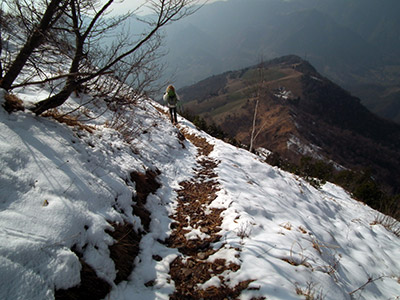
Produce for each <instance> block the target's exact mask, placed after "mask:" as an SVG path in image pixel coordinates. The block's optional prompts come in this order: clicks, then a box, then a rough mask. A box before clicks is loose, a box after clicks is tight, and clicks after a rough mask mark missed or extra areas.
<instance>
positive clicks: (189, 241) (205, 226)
mask: <svg viewBox="0 0 400 300" xmlns="http://www.w3.org/2000/svg"><path fill="white" fill-rule="evenodd" d="M183 134H184V135H185V137H186V138H187V139H188V140H190V141H191V142H192V143H193V144H194V145H195V146H196V147H197V148H198V158H197V163H198V168H197V169H196V175H195V176H194V177H193V178H192V179H191V180H188V181H183V182H181V183H180V186H181V189H179V190H178V191H177V193H178V199H177V200H178V207H177V209H176V213H175V215H173V216H171V218H172V219H174V220H175V222H173V223H172V224H171V228H172V229H173V231H172V234H171V236H170V237H169V239H168V240H167V244H168V246H169V247H172V248H177V249H178V250H179V252H180V253H181V254H182V255H181V256H178V257H177V258H176V259H175V260H174V261H173V262H172V263H171V264H170V275H171V278H172V280H173V281H174V282H175V292H174V293H173V294H172V295H171V296H170V299H234V298H236V297H238V296H239V295H240V293H241V291H242V290H244V289H246V288H247V287H248V285H249V283H250V282H251V281H244V282H241V283H239V284H238V285H236V286H235V287H230V286H229V279H226V278H225V277H224V276H222V273H224V272H237V271H238V270H239V269H240V266H239V265H237V264H234V263H231V262H227V261H226V260H225V259H216V260H214V261H211V262H210V261H208V260H207V259H208V258H209V257H210V256H211V255H213V254H215V253H216V252H218V249H214V247H213V245H214V243H216V242H218V241H219V240H220V239H221V236H220V235H219V234H218V233H219V232H220V231H221V228H220V226H221V224H222V217H221V213H222V211H223V209H216V208H209V205H210V204H211V202H212V201H214V200H215V199H216V197H217V192H218V191H219V182H218V176H217V174H216V173H215V170H214V169H215V168H216V167H217V166H218V163H219V162H218V161H215V160H214V159H212V158H210V157H208V155H209V154H210V153H211V152H212V151H213V148H214V146H213V145H211V144H209V143H208V142H207V141H206V139H204V138H201V137H198V136H195V135H190V134H187V133H186V132H183ZM193 229H194V230H197V232H200V234H199V235H200V237H199V236H197V237H193V236H192V235H188V234H189V233H190V232H192V230H193ZM224 274H225V275H226V273H224ZM215 276H217V277H218V279H219V282H220V286H218V287H216V286H211V287H208V288H207V289H202V288H201V287H199V285H201V284H203V283H205V282H207V281H208V280H210V279H211V278H212V277H215Z"/></svg>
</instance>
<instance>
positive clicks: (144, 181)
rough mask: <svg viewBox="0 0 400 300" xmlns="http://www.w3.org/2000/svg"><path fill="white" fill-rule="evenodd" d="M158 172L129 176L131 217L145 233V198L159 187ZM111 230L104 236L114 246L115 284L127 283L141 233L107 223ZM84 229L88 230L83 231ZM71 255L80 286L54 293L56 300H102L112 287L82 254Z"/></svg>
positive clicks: (137, 251)
mask: <svg viewBox="0 0 400 300" xmlns="http://www.w3.org/2000/svg"><path fill="white" fill-rule="evenodd" d="M159 174H160V172H159V171H158V170H156V171H151V170H148V171H147V172H146V173H137V172H133V173H131V176H130V177H131V180H132V182H135V184H136V195H135V196H134V197H133V199H132V200H133V203H134V204H133V213H134V214H135V215H137V216H138V217H139V218H140V219H141V221H142V224H143V227H144V230H145V231H147V230H148V228H149V225H150V221H151V216H150V212H148V211H147V210H146V209H145V207H144V206H145V204H146V199H147V196H148V195H149V194H151V193H154V192H155V191H156V190H157V189H158V188H159V187H160V184H159V183H158V182H157V175H159ZM110 225H111V226H112V227H113V230H109V231H107V233H108V234H109V235H110V236H112V237H113V239H114V241H115V242H114V244H113V245H111V246H110V247H109V250H110V257H111V259H112V260H113V261H114V264H115V269H116V271H117V276H116V278H115V280H114V283H115V284H119V283H120V282H122V281H124V280H127V279H128V277H129V275H130V274H131V273H132V271H133V269H134V260H135V258H136V256H137V255H138V254H139V250H140V248H139V244H140V241H141V238H142V236H143V234H144V232H137V231H136V230H135V229H134V228H133V226H132V224H129V223H123V224H118V223H110ZM86 229H87V228H86ZM73 251H74V252H75V253H76V254H77V255H78V257H79V260H80V263H81V265H82V270H81V274H80V276H81V282H80V284H79V285H77V286H75V287H72V288H70V289H67V290H56V291H55V299H58V300H64V299H76V300H80V299H89V300H92V299H93V300H97V299H104V298H105V297H106V296H107V294H108V293H109V292H110V290H111V285H110V284H109V283H108V282H106V281H104V280H103V279H101V278H99V277H98V276H97V274H96V271H95V270H94V269H93V268H92V267H91V266H90V265H88V264H87V263H86V262H85V261H84V260H83V259H82V254H81V253H80V252H79V251H78V250H77V249H75V248H74V249H73Z"/></svg>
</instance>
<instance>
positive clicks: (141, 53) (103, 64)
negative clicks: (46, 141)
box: [33, 0, 197, 115]
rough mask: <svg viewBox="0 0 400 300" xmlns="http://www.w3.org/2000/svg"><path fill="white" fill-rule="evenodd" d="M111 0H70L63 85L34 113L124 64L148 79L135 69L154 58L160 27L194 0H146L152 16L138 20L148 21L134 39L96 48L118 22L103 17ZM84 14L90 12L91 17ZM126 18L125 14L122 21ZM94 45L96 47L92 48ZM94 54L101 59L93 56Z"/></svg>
mask: <svg viewBox="0 0 400 300" xmlns="http://www.w3.org/2000/svg"><path fill="white" fill-rule="evenodd" d="M113 2H114V0H109V1H108V2H106V3H105V4H104V5H103V6H101V7H99V8H98V7H96V6H95V5H94V3H93V2H92V1H90V0H87V1H84V0H69V11H70V13H69V14H68V18H69V21H70V22H71V28H72V31H73V34H74V37H75V45H74V48H75V53H74V55H73V57H72V62H71V64H70V69H69V73H68V74H67V75H68V76H66V80H65V84H64V87H63V88H62V90H61V91H60V92H58V93H57V94H54V95H52V96H51V97H49V98H47V99H44V100H42V101H40V102H38V103H36V107H35V108H34V109H33V111H34V112H35V113H36V114H38V115H39V114H41V113H43V112H44V111H46V110H48V109H51V108H55V107H58V106H60V105H62V104H63V103H64V102H65V101H66V100H67V99H68V97H69V96H70V95H71V93H72V92H73V91H74V90H76V89H77V88H79V87H80V86H81V85H83V84H84V83H87V82H91V81H93V80H95V79H96V78H98V77H100V76H101V75H104V74H106V73H110V72H112V73H114V74H118V70H121V69H124V68H125V70H128V71H130V73H131V74H133V75H134V78H136V79H142V80H143V79H144V81H145V82H146V81H147V80H149V78H146V72H141V75H139V74H138V73H137V72H138V71H140V70H145V68H146V67H147V66H149V64H150V63H151V61H152V59H153V58H154V53H155V50H156V49H158V47H159V45H160V37H161V36H160V32H161V31H160V30H161V28H163V27H164V26H165V25H167V24H168V23H170V22H173V21H177V20H179V19H181V18H182V17H184V16H187V15H189V14H191V13H193V12H194V11H195V10H196V8H195V6H194V4H196V2H197V0H150V1H147V3H148V5H149V8H150V9H151V10H152V12H153V14H151V16H152V17H151V18H148V19H141V20H140V21H141V22H142V23H144V24H146V25H147V26H146V31H144V32H142V33H140V34H139V35H138V36H137V39H135V40H133V41H132V39H129V38H121V39H120V40H118V41H117V42H116V43H115V44H114V45H113V46H112V47H111V48H108V49H107V51H100V52H98V51H99V50H98V45H99V43H98V39H99V38H100V37H102V36H103V35H105V34H106V33H107V32H110V31H112V29H114V28H115V26H116V25H117V24H120V23H121V22H120V21H118V22H115V20H114V21H109V20H108V19H106V18H105V15H106V13H107V11H108V10H109V8H110V6H111V4H112V3H113ZM87 16H91V18H90V20H88V17H87ZM126 19H127V18H126V16H125V17H124V18H123V21H125V20H126ZM95 45H96V48H97V49H96V48H94V46H95ZM93 53H94V54H95V55H93ZM93 57H101V59H100V60H99V59H97V60H96V59H94V58H93ZM149 58H150V60H149ZM127 66H128V67H127ZM135 72H136V74H135ZM143 74H144V75H143ZM143 76H144V77H143Z"/></svg>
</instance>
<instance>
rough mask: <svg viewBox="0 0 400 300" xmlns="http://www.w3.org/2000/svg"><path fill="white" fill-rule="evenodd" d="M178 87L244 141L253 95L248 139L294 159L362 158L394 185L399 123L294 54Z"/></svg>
mask: <svg viewBox="0 0 400 300" xmlns="http://www.w3.org/2000/svg"><path fill="white" fill-rule="evenodd" d="M260 74H262V75H260ZM260 76H262V77H263V79H262V80H264V83H263V84H261V85H260V82H261V81H260V80H261V79H260ZM205 87H207V88H205ZM257 91H258V93H260V96H259V97H257V95H256V94H257ZM180 93H181V95H182V98H183V100H184V101H186V104H185V107H186V108H187V109H189V110H190V111H192V112H193V113H195V114H200V115H201V116H203V117H204V118H205V119H206V121H208V122H210V123H211V122H215V123H216V124H217V125H220V126H221V128H222V129H223V130H224V131H225V132H227V133H228V134H230V135H231V136H233V137H235V138H236V139H238V140H240V141H242V142H243V143H245V144H250V133H251V128H252V123H253V116H254V111H255V105H256V101H257V99H258V100H259V104H258V105H259V106H258V109H257V120H256V125H257V126H256V130H257V131H259V135H258V137H257V139H256V141H255V146H256V147H264V148H267V149H269V150H271V151H274V152H276V153H279V154H281V155H282V156H283V157H285V158H288V159H291V160H292V161H294V162H298V161H299V159H300V157H301V155H305V154H306V155H310V156H314V157H319V158H321V157H324V158H325V159H328V160H333V161H335V162H336V163H338V164H341V165H343V166H345V167H349V168H360V167H366V166H369V167H371V168H372V169H373V171H374V174H375V175H376V176H378V177H379V178H380V180H381V181H383V182H385V183H387V184H388V185H389V186H391V187H392V189H393V190H394V191H396V190H397V191H398V186H399V184H400V181H399V180H398V178H400V176H399V175H400V174H399V173H398V172H399V171H398V170H400V164H399V161H400V153H399V151H398V149H399V144H400V126H398V125H396V124H395V123H392V122H389V121H385V120H383V119H380V118H378V117H376V116H375V115H373V114H372V113H371V112H369V111H368V110H367V109H366V108H365V107H364V106H362V105H361V104H360V101H359V99H357V98H355V97H353V96H351V95H350V94H349V93H348V92H346V91H345V90H343V89H342V88H340V87H339V86H337V85H335V84H334V83H332V82H331V81H329V80H328V79H326V78H324V77H322V76H321V75H320V74H318V73H317V71H316V70H315V69H314V68H313V67H312V66H311V65H310V64H309V63H307V62H306V61H304V60H302V59H300V58H299V57H296V56H286V57H282V58H279V59H275V60H272V61H270V62H267V63H265V64H264V66H263V67H262V68H261V69H260V68H257V67H253V68H247V69H243V70H240V71H236V72H228V73H224V74H222V75H219V76H214V77H211V78H209V79H207V80H204V81H202V82H200V83H199V84H198V85H194V86H192V87H187V88H184V89H182V90H181V91H180Z"/></svg>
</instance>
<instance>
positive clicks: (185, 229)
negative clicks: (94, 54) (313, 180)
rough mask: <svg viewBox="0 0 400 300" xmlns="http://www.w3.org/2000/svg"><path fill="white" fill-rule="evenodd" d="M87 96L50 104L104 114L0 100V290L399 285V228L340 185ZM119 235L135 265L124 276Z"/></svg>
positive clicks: (396, 291) (159, 293)
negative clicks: (69, 117)
mask: <svg viewBox="0 0 400 300" xmlns="http://www.w3.org/2000/svg"><path fill="white" fill-rule="evenodd" d="M38 92H40V91H38V90H37V89H35V90H33V89H32V90H30V89H29V88H28V89H24V91H23V94H22V93H21V94H20V95H21V97H23V100H25V101H27V100H29V99H30V98H31V97H32V98H33V97H35V96H36V94H37V93H38ZM43 92H46V91H45V90H43ZM3 95H4V93H2V95H1V97H0V99H1V102H2V103H3V101H4V100H3ZM87 97H88V96H83V97H82V98H70V99H69V101H68V103H67V104H66V105H65V107H61V108H60V110H61V111H64V110H65V111H69V110H70V109H71V107H77V106H78V105H80V104H83V103H86V104H85V107H84V108H81V109H83V110H84V112H85V119H87V116H88V115H89V116H95V115H97V113H98V112H101V113H103V114H102V115H101V116H100V117H98V118H95V119H92V121H89V123H86V124H84V125H85V126H81V125H83V123H79V122H76V123H75V126H72V125H70V126H67V125H65V124H59V123H58V122H57V121H55V120H54V119H52V118H43V117H37V116H35V115H33V114H31V113H30V112H28V111H26V112H21V111H20V112H15V113H12V114H8V113H7V112H5V111H4V109H3V107H2V106H0V114H1V118H0V126H1V130H0V132H1V140H0V141H1V143H0V147H1V152H0V155H1V160H0V162H1V163H0V167H1V170H2V172H1V173H0V190H1V195H3V196H2V199H1V203H0V227H1V231H0V270H1V271H0V274H1V275H0V276H1V282H2V285H1V287H0V296H1V298H3V299H41V300H42V299H54V298H55V297H56V299H63V298H61V294H60V293H61V291H62V290H64V289H66V290H67V292H66V293H67V294H66V295H68V293H76V291H75V290H69V289H70V288H71V287H73V286H76V285H77V284H79V283H81V286H87V285H84V283H83V282H85V283H87V282H89V285H88V286H89V287H91V289H89V290H83V291H82V290H81V291H80V293H83V294H85V295H88V294H89V295H90V297H91V298H92V299H103V298H108V297H109V298H110V299H117V300H118V299H121V300H122V299H132V298H135V299H136V298H140V299H174V297H177V298H179V295H181V296H182V294H179V293H181V292H182V290H181V289H180V288H181V285H179V284H178V283H179V282H181V281H179V280H182V279H183V280H184V282H185V283H186V282H187V283H190V286H189V284H186V285H183V286H184V287H185V290H183V293H191V294H192V295H193V293H194V295H198V293H201V294H202V295H216V294H215V293H216V292H219V293H222V294H219V295H221V299H222V298H224V297H227V296H228V297H229V296H230V295H235V297H239V298H240V299H252V298H263V297H264V298H268V299H302V298H304V297H305V296H306V295H311V294H314V295H315V296H316V295H320V296H324V297H325V299H328V300H330V299H332V300H333V299H338V297H339V298H340V299H351V297H352V296H359V297H363V298H366V299H373V298H376V297H381V296H383V297H385V298H390V297H397V296H399V295H400V284H399V282H398V280H399V274H398V270H399V269H400V265H399V262H398V260H397V259H396V258H397V256H396V255H397V251H398V248H399V246H400V239H399V238H398V237H397V236H396V235H394V234H393V233H392V232H389V231H387V230H386V229H385V228H384V227H383V226H381V225H380V222H382V223H383V224H386V223H385V222H383V221H384V220H385V218H384V216H382V215H381V214H380V213H378V212H377V211H374V210H372V209H371V208H369V207H367V206H365V205H363V204H361V203H359V202H357V201H355V200H353V199H351V198H350V196H349V195H348V194H347V193H346V192H344V191H343V190H342V189H341V188H339V187H337V186H334V185H332V184H329V183H328V184H326V185H324V186H323V187H322V188H321V189H315V188H314V187H312V186H310V185H309V184H308V183H307V182H305V181H303V180H302V179H300V178H298V177H297V176H294V175H292V174H290V173H286V172H283V171H281V170H279V169H277V168H276V167H271V166H269V165H268V164H266V163H264V162H262V161H261V160H260V159H259V158H258V157H257V156H255V155H253V154H251V153H249V152H247V151H245V150H243V149H238V148H235V147H233V146H230V145H228V144H225V143H224V142H222V141H219V140H216V139H214V138H212V137H210V136H208V135H207V134H205V133H203V132H200V131H198V130H196V129H195V128H194V126H193V125H192V124H191V123H189V122H187V121H186V120H184V119H182V118H180V119H179V121H180V125H179V127H178V128H176V127H174V126H172V125H171V124H170V122H169V120H168V117H167V116H166V113H167V110H166V109H165V108H162V107H160V106H159V105H158V104H156V103H154V102H152V101H141V102H139V103H137V105H136V106H135V107H134V108H133V109H132V110H131V109H128V110H127V111H126V112H125V114H126V115H125V116H126V117H127V118H129V120H131V123H129V129H132V128H135V130H134V131H132V130H131V131H127V130H121V129H122V127H120V126H118V127H119V128H120V131H117V130H115V129H113V128H111V127H110V126H109V125H110V124H112V123H110V120H111V118H112V112H111V111H108V112H106V113H105V114H104V107H103V105H104V102H102V101H101V99H99V100H100V101H96V102H95V103H93V102H92V103H91V104H88V103H87V100H88V98H87ZM75 113H76V112H75ZM120 117H122V116H120ZM85 128H86V129H85ZM140 174H142V175H140ZM144 174H148V175H151V174H153V175H151V176H145V175H144ZM151 177H153V179H151ZM148 181H150V182H148ZM154 181H155V183H154ZM151 182H153V183H151ZM198 184H199V185H198ZM202 185H206V186H208V187H210V190H208V188H205V187H202ZM150 186H152V187H151V188H149V187H150ZM146 191H147V192H146ZM143 195H145V197H144V198H145V199H144V198H143ZM202 201H206V202H205V204H204V203H202ZM143 208H145V210H143ZM202 210H204V211H203V212H202ZM145 211H147V213H146V212H145ZM196 216H197V217H196ZM199 216H201V218H199V219H196V218H198V217H199ZM212 216H215V217H213V218H211V219H209V217H212ZM212 220H213V221H212ZM217 220H218V222H217ZM388 220H390V218H389V219H388ZM181 222H182V223H181ZM214 222H216V223H214ZM128 225H129V226H128ZM121 226H123V227H126V231H125V232H123V231H122V234H121V233H120V235H119V237H117V236H118V235H115V234H116V232H117V231H118V230H120V229H117V228H120V227H121ZM388 228H389V227H388ZM132 233H137V234H138V236H136V238H134V239H133V241H132V240H128V239H126V237H127V236H129V237H131V236H132ZM139 236H141V238H140V237H139ZM171 236H177V237H178V239H175V240H176V241H179V240H180V238H182V239H183V238H185V239H186V241H185V242H184V243H182V244H181V245H179V243H174V242H169V241H171ZM128 241H129V242H128ZM182 241H184V240H182ZM135 244H137V245H135ZM115 247H123V248H122V249H124V250H123V251H122V252H117V256H119V257H120V259H121V260H120V261H122V263H124V262H125V264H126V266H125V267H128V269H129V268H130V267H133V271H130V272H131V273H127V274H128V275H125V276H124V277H123V278H122V280H121V279H120V280H117V278H118V276H117V275H118V274H119V272H121V271H120V267H121V266H119V267H118V265H119V263H117V261H116V257H115V254H113V251H114V250H113V249H115ZM134 247H137V248H138V251H137V256H136V258H135V259H133V260H128V259H126V255H127V254H129V252H130V251H131V249H133V248H134ZM120 251H121V250H120ZM129 261H131V263H129ZM179 266H183V268H179ZM176 267H178V268H179V270H180V272H179V273H178V274H175V273H174V272H173V270H174V268H176ZM89 270H91V271H90V272H89ZM88 274H90V275H88ZM176 275H177V276H180V277H176ZM88 276H90V277H88ZM182 276H183V277H182ZM179 278H181V279H179ZM366 283H367V284H366ZM96 284H97V285H96ZM96 286H101V287H106V286H109V288H111V292H110V294H108V295H107V293H108V292H107V290H106V291H104V294H101V295H99V294H98V290H97V289H93V287H96ZM78 290H79V288H78ZM83 294H78V296H77V297H78V298H79V297H81V298H82V295H83ZM74 295H75V296H76V294H74ZM79 295H81V296H79ZM174 295H175V296H174ZM187 295H188V294H186V296H187ZM350 295H352V296H350ZM186 296H185V297H186ZM67 297H68V296H67Z"/></svg>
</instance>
